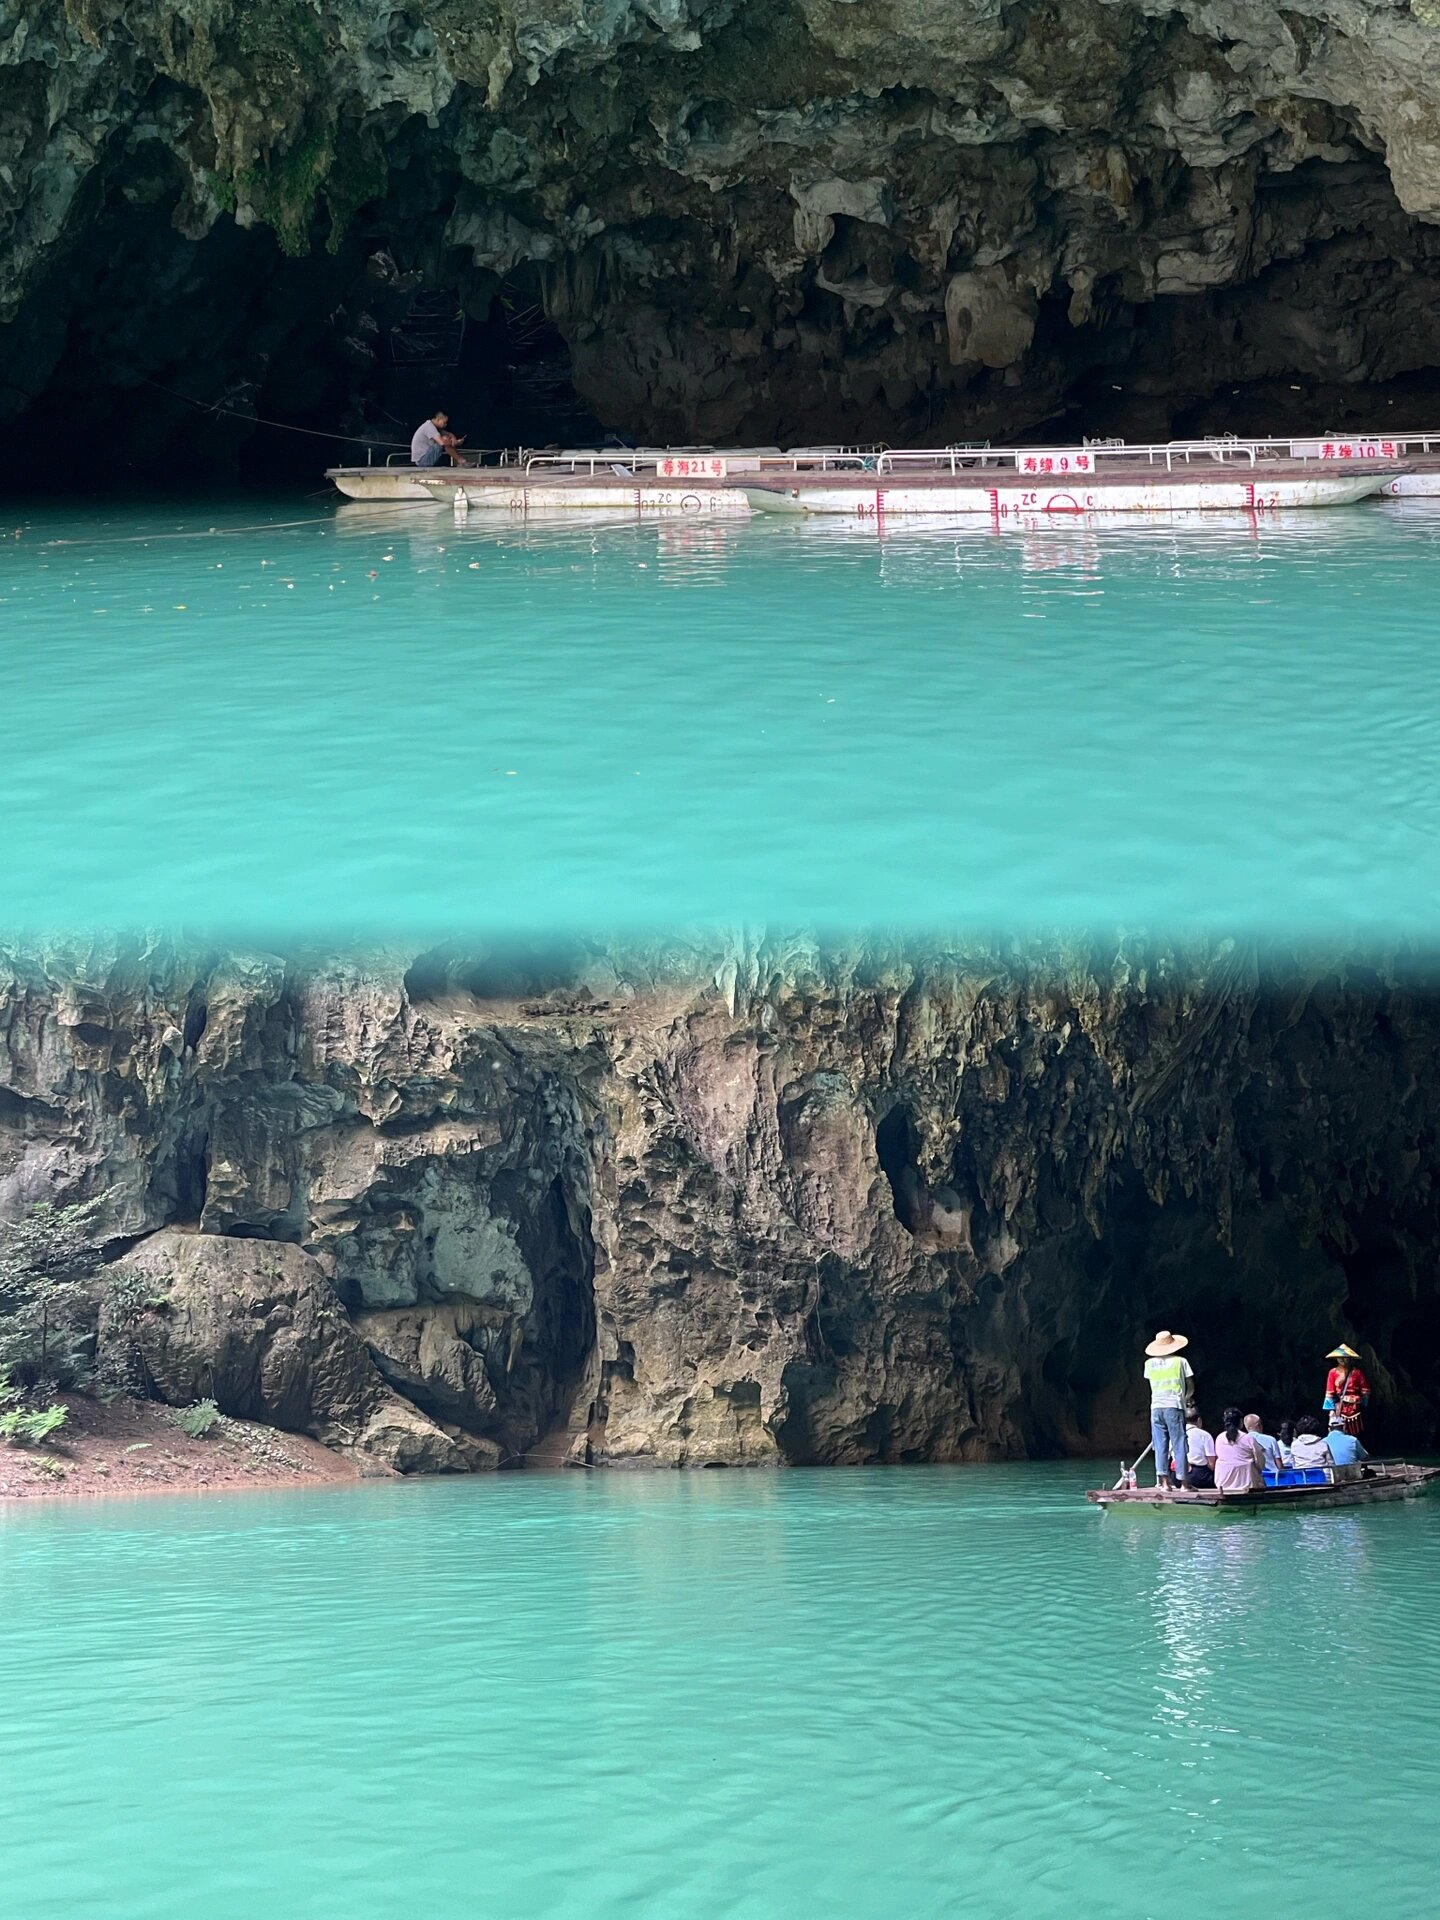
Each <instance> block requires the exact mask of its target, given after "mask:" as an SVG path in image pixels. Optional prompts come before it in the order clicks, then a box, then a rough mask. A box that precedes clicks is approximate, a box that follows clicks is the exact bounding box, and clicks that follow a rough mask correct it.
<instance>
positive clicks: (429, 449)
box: [410, 407, 465, 467]
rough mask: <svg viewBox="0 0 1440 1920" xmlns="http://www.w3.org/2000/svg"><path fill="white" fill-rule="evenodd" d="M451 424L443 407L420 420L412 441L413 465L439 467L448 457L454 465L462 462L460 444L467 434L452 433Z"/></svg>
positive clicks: (411, 459) (411, 455)
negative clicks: (426, 418)
mask: <svg viewBox="0 0 1440 1920" xmlns="http://www.w3.org/2000/svg"><path fill="white" fill-rule="evenodd" d="M449 425H450V416H449V414H448V413H446V411H445V409H444V408H443V407H441V408H440V409H439V410H438V411H437V412H435V413H432V414H431V416H430V418H429V419H428V420H422V421H421V422H420V424H419V426H418V427H417V428H416V429H415V433H414V436H413V437H412V439H411V441H410V464H411V466H412V467H438V466H439V464H440V462H441V461H442V460H445V459H447V458H448V460H449V461H450V464H451V465H452V466H455V467H458V466H459V465H460V464H461V462H460V445H461V442H462V441H463V440H464V438H465V436H464V434H463V433H462V434H454V433H450V432H449V431H448V428H449Z"/></svg>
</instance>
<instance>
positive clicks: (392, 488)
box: [326, 467, 436, 507]
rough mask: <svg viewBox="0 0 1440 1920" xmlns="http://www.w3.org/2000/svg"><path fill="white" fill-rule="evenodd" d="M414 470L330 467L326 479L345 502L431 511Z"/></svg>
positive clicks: (428, 494) (431, 497) (430, 499)
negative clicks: (388, 503)
mask: <svg viewBox="0 0 1440 1920" xmlns="http://www.w3.org/2000/svg"><path fill="white" fill-rule="evenodd" d="M419 473H420V469H419V468H418V467H331V468H330V469H329V471H328V472H327V474H326V478H327V479H328V480H331V481H333V482H334V484H335V485H336V486H337V487H338V488H339V490H340V492H341V493H343V494H344V495H345V497H346V499H347V500H386V501H391V502H397V503H399V502H408V503H409V504H411V505H414V506H424V507H433V506H434V505H435V504H436V498H435V494H434V492H433V490H432V489H431V488H430V487H428V486H427V485H426V484H425V482H424V481H423V480H421V479H420V478H419V477H418V476H419Z"/></svg>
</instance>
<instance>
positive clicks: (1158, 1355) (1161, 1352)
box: [1145, 1333, 1190, 1360]
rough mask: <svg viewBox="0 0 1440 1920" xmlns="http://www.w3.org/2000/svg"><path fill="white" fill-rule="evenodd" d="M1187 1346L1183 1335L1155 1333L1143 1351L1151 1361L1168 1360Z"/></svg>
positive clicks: (1187, 1342)
mask: <svg viewBox="0 0 1440 1920" xmlns="http://www.w3.org/2000/svg"><path fill="white" fill-rule="evenodd" d="M1189 1344H1190V1342H1189V1341H1188V1340H1187V1339H1186V1337H1185V1335H1184V1334H1183V1333H1157V1334H1156V1336H1155V1338H1154V1339H1153V1340H1152V1341H1151V1342H1150V1344H1149V1346H1148V1347H1146V1349H1145V1351H1146V1353H1147V1354H1148V1355H1149V1356H1150V1358H1151V1359H1152V1360H1168V1359H1169V1357H1170V1355H1171V1354H1172V1353H1179V1351H1180V1349H1181V1348H1182V1347H1188V1346H1189Z"/></svg>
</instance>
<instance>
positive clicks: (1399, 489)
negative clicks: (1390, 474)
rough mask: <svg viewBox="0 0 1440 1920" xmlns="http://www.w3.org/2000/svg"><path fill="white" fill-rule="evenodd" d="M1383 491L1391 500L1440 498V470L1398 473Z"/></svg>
mask: <svg viewBox="0 0 1440 1920" xmlns="http://www.w3.org/2000/svg"><path fill="white" fill-rule="evenodd" d="M1381 491H1382V492H1383V493H1384V494H1385V495H1386V497H1387V498H1388V499H1391V500H1440V470H1437V471H1432V472H1423V471H1422V472H1418V473H1397V474H1396V476H1395V478H1394V479H1393V480H1387V481H1386V482H1385V485H1384V487H1383V488H1382V489H1381Z"/></svg>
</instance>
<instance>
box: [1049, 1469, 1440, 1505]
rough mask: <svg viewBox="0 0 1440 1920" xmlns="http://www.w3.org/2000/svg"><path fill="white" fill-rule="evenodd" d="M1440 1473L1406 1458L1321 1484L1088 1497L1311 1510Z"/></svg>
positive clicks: (1407, 1490) (1409, 1487)
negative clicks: (1234, 1490)
mask: <svg viewBox="0 0 1440 1920" xmlns="http://www.w3.org/2000/svg"><path fill="white" fill-rule="evenodd" d="M1437 1478H1440V1467H1417V1466H1412V1465H1411V1464H1410V1463H1409V1462H1408V1461H1405V1460H1394V1461H1381V1462H1375V1463H1373V1464H1372V1465H1371V1467H1370V1468H1369V1469H1366V1470H1362V1472H1361V1474H1360V1475H1359V1476H1358V1477H1357V1478H1355V1479H1345V1478H1342V1477H1340V1476H1339V1475H1337V1476H1336V1477H1335V1478H1334V1479H1332V1480H1327V1481H1325V1482H1323V1483H1321V1484H1318V1485H1315V1486H1306V1487H1265V1488H1263V1489H1261V1488H1256V1489H1255V1490H1254V1491H1252V1492H1249V1493H1220V1492H1219V1491H1217V1490H1215V1489H1213V1488H1205V1489H1197V1490H1196V1491H1195V1492H1193V1493H1192V1492H1190V1491H1189V1490H1188V1489H1183V1488H1182V1489H1179V1490H1177V1491H1176V1492H1174V1493H1165V1492H1162V1491H1161V1490H1160V1489H1159V1488H1158V1487H1094V1488H1091V1489H1090V1490H1089V1491H1087V1493H1086V1495H1085V1498H1086V1499H1087V1500H1089V1501H1092V1502H1093V1503H1094V1505H1095V1506H1097V1507H1105V1508H1111V1507H1117V1508H1122V1509H1123V1510H1124V1511H1125V1512H1127V1513H1180V1514H1188V1515H1190V1516H1192V1517H1194V1516H1197V1515H1207V1514H1210V1515H1213V1514H1225V1513H1242V1514H1249V1513H1282V1512H1283V1513H1310V1512H1312V1511H1318V1510H1319V1509H1320V1508H1322V1507H1368V1506H1373V1505H1375V1504H1376V1503H1377V1502H1379V1501H1382V1500H1413V1499H1416V1498H1417V1497H1418V1496H1419V1495H1421V1494H1423V1493H1425V1492H1427V1491H1428V1490H1429V1488H1430V1485H1431V1483H1432V1482H1433V1481H1434V1480H1436V1479H1437Z"/></svg>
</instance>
